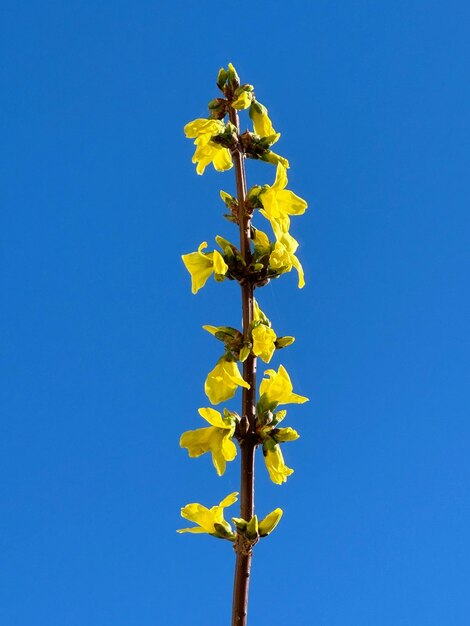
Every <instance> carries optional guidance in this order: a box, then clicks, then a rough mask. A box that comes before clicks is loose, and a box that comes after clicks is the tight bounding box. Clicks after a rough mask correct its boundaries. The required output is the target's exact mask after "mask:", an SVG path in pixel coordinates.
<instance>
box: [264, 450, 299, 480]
mask: <svg viewBox="0 0 470 626" xmlns="http://www.w3.org/2000/svg"><path fill="white" fill-rule="evenodd" d="M263 455H264V462H265V464H266V469H267V470H268V473H269V478H270V479H271V480H272V481H273V483H276V485H282V483H285V482H287V478H288V476H290V475H291V474H293V473H294V470H293V469H291V468H290V467H287V465H286V464H285V463H284V457H283V456H282V452H281V447H280V445H279V444H277V443H276V444H269V445H268V446H265V445H263Z"/></svg>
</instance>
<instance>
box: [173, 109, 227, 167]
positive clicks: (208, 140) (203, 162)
mask: <svg viewBox="0 0 470 626" xmlns="http://www.w3.org/2000/svg"><path fill="white" fill-rule="evenodd" d="M224 129H225V124H224V123H223V122H222V121H221V120H209V119H205V118H199V119H196V120H193V121H192V122H189V123H188V124H186V126H185V127H184V132H185V135H186V137H188V138H189V139H195V141H194V144H195V146H196V151H195V152H194V155H193V159H192V161H193V163H197V166H196V172H197V173H198V174H203V173H204V170H205V169H206V167H207V166H208V165H209V163H212V164H213V165H214V168H215V169H216V170H217V171H218V172H224V171H226V170H229V169H230V168H231V167H232V166H233V162H232V155H231V154H230V150H229V149H228V148H224V147H223V146H221V145H220V144H217V143H214V142H213V141H212V138H213V137H216V136H217V135H220V134H221V133H223V131H224Z"/></svg>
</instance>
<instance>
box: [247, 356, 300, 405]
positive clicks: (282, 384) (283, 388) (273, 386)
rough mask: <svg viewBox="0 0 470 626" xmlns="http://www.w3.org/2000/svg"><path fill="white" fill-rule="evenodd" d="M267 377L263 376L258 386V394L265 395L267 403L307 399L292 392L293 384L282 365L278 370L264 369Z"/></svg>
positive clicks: (295, 402)
mask: <svg viewBox="0 0 470 626" xmlns="http://www.w3.org/2000/svg"><path fill="white" fill-rule="evenodd" d="M264 375H265V376H267V377H268V378H263V380H262V381H261V385H260V388H259V393H260V396H263V395H265V396H266V399H267V401H268V402H269V403H271V402H276V403H277V404H303V403H304V402H307V401H308V398H306V397H305V396H299V395H298V394H296V393H293V386H292V383H291V380H290V378H289V374H288V373H287V371H286V368H285V367H284V366H283V365H280V366H279V369H278V371H277V372H276V371H275V370H266V371H265V373H264Z"/></svg>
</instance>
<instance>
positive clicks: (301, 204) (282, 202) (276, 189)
mask: <svg viewBox="0 0 470 626" xmlns="http://www.w3.org/2000/svg"><path fill="white" fill-rule="evenodd" d="M286 186H287V171H286V168H285V167H284V166H283V165H282V164H281V163H278V165H277V169H276V180H275V181H274V184H273V185H271V186H269V185H267V186H266V189H265V190H263V191H262V192H261V193H260V195H259V199H260V201H261V204H262V205H263V210H261V211H260V212H261V214H262V215H264V217H265V218H266V219H268V220H269V221H272V220H276V219H279V218H284V217H286V216H287V215H302V214H303V213H305V209H306V208H307V206H308V205H307V203H306V202H305V200H303V199H302V198H300V197H299V196H297V195H296V194H295V193H294V192H292V191H289V190H288V189H286Z"/></svg>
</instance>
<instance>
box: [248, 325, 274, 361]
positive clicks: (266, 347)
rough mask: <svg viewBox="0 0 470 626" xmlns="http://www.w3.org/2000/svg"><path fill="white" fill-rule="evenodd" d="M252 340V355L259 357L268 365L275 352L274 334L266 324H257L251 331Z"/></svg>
mask: <svg viewBox="0 0 470 626" xmlns="http://www.w3.org/2000/svg"><path fill="white" fill-rule="evenodd" d="M251 336H252V338H253V354H255V355H256V356H259V357H260V359H261V360H263V361H264V362H265V363H269V361H270V360H271V359H272V356H273V354H274V351H275V350H276V346H275V341H276V339H277V336H276V333H275V332H274V330H273V329H272V328H269V326H266V324H259V326H256V327H255V328H253V330H252V331H251Z"/></svg>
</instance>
